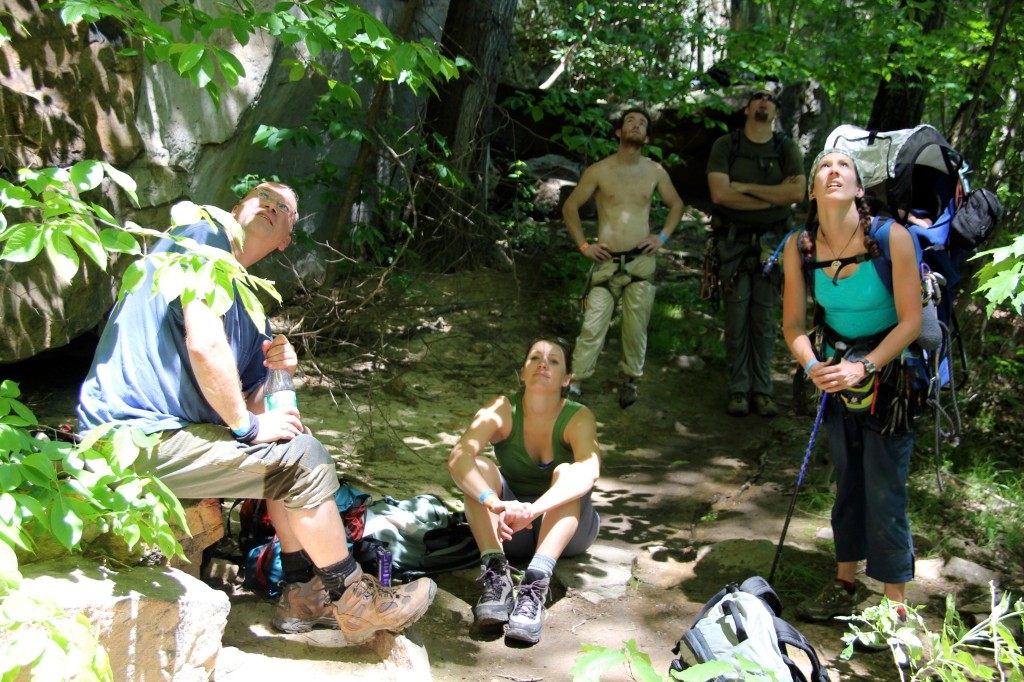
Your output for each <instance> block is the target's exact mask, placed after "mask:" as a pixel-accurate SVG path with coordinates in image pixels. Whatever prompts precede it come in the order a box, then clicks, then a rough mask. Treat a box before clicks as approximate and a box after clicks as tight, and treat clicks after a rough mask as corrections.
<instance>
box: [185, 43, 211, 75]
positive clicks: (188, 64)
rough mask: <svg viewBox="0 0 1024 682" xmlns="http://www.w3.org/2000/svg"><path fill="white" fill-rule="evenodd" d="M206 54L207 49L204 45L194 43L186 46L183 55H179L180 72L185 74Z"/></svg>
mask: <svg viewBox="0 0 1024 682" xmlns="http://www.w3.org/2000/svg"><path fill="white" fill-rule="evenodd" d="M205 54H206V50H205V49H204V48H203V46H202V45H195V44H193V45H189V46H187V47H185V49H184V50H182V52H181V56H180V57H178V74H179V75H181V76H184V75H185V74H186V73H187V72H189V71H191V70H192V69H194V68H195V67H196V65H197V64H199V60H201V59H202V58H203V56H204V55H205Z"/></svg>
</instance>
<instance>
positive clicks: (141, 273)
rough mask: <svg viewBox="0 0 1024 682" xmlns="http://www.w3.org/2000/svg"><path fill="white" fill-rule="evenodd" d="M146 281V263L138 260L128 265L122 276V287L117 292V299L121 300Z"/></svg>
mask: <svg viewBox="0 0 1024 682" xmlns="http://www.w3.org/2000/svg"><path fill="white" fill-rule="evenodd" d="M145 281H146V265H145V264H144V263H143V262H142V261H141V260H137V261H135V262H133V263H132V264H131V265H129V266H128V269H127V270H125V271H124V275H123V276H122V277H121V288H120V289H119V290H118V292H117V300H118V301H120V300H121V299H122V298H124V297H125V295H127V294H130V293H133V292H135V291H137V290H138V288H139V287H140V286H142V283H143V282H145Z"/></svg>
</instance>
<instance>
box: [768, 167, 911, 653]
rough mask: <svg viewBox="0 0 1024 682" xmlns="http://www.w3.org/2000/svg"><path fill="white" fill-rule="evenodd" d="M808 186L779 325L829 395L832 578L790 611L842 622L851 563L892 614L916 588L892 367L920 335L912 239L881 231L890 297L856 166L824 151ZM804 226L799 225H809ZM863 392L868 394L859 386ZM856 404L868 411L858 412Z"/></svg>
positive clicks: (904, 423) (850, 589) (857, 592)
mask: <svg viewBox="0 0 1024 682" xmlns="http://www.w3.org/2000/svg"><path fill="white" fill-rule="evenodd" d="M808 186H809V187H810V188H811V200H812V204H811V209H812V216H813V213H814V212H816V214H817V220H818V225H819V227H818V229H817V230H816V231H814V230H813V229H812V230H810V231H808V232H805V233H803V235H802V236H801V238H800V239H799V240H798V239H790V240H789V242H788V243H787V244H786V247H785V255H784V263H785V282H786V286H785V292H784V296H783V314H782V320H783V331H784V333H785V336H786V343H788V344H789V348H790V350H791V351H792V353H793V356H794V357H795V358H796V360H797V362H799V363H800V365H801V366H802V367H804V369H805V371H806V372H807V376H808V377H809V378H810V379H811V381H813V382H814V385H815V386H817V387H818V388H819V389H820V390H822V391H824V392H825V393H826V394H828V395H827V398H826V399H825V400H826V405H825V416H824V419H825V424H826V425H827V427H828V442H829V453H830V456H831V458H832V463H833V465H834V466H835V472H836V500H835V504H834V506H833V507H832V531H833V535H834V538H835V552H836V561H837V563H838V567H837V570H836V577H835V579H834V580H830V581H829V583H828V584H827V585H826V586H825V588H824V589H823V590H822V591H821V592H820V593H819V594H818V595H817V596H815V597H812V598H810V599H808V600H807V601H805V602H803V603H802V604H800V605H799V606H798V607H797V611H798V612H799V613H800V615H801V616H803V617H804V618H806V619H809V620H831V619H832V618H834V617H835V616H847V615H850V614H852V613H853V612H854V611H855V610H856V609H857V605H858V603H859V602H860V601H861V599H862V597H863V594H862V589H861V586H860V585H859V584H858V582H857V580H856V571H857V562H859V561H860V560H866V561H867V564H866V573H867V575H868V576H870V577H872V578H874V579H876V580H878V581H880V582H882V583H883V584H884V586H885V587H884V591H885V596H886V597H888V598H889V599H890V600H892V601H894V602H898V604H897V605H896V609H897V613H900V610H901V609H902V608H903V607H902V602H903V601H904V598H905V595H906V583H907V582H908V581H910V580H911V579H912V578H913V577H914V549H913V545H912V542H911V536H910V522H909V520H908V518H907V473H908V469H909V465H910V455H911V453H912V451H913V449H914V433H913V425H912V419H911V417H912V414H911V410H912V405H911V404H910V402H909V400H908V399H907V395H908V391H909V387H908V386H904V385H902V383H901V382H903V381H905V380H906V378H905V372H902V371H901V368H900V361H899V360H900V357H901V355H902V354H903V352H904V350H905V349H906V348H907V347H908V346H909V345H910V344H911V343H913V342H914V340H915V339H917V337H918V335H919V333H920V331H921V280H920V273H919V272H918V269H917V259H916V256H915V252H914V244H913V241H912V239H913V236H912V235H911V234H910V233H909V232H908V231H907V230H906V229H905V228H904V227H903V226H902V225H899V224H897V223H892V224H891V225H890V227H889V230H888V240H889V253H891V254H892V256H891V259H890V260H891V275H892V279H891V289H890V288H889V287H887V286H886V285H885V283H884V281H883V279H882V277H881V275H880V273H879V268H883V271H884V268H886V263H885V262H884V258H885V256H884V255H883V251H882V250H881V248H880V246H879V243H878V240H876V239H875V238H874V236H872V234H871V226H872V218H871V216H870V215H869V213H868V206H867V203H866V202H865V201H864V199H863V197H864V189H863V187H862V186H861V180H860V174H859V173H858V171H857V167H856V163H855V161H854V159H853V158H851V157H850V156H849V155H847V154H846V153H844V152H840V151H837V150H835V149H826V150H825V151H824V152H822V153H821V154H819V155H818V158H817V159H815V160H814V164H813V165H812V166H811V177H810V182H809V183H808ZM810 218H811V216H809V219H808V225H812V224H813V223H812V221H811V219H810ZM883 234H884V232H883ZM882 238H885V237H884V236H883V237H882ZM805 270H806V272H809V273H810V276H811V277H813V285H812V286H813V293H814V297H815V300H816V301H817V303H818V305H820V306H821V307H822V308H823V309H824V312H825V325H823V329H824V341H825V344H824V348H820V349H819V352H820V355H816V354H815V344H814V343H813V342H812V341H811V338H810V337H809V336H808V331H807V330H808V324H807V288H808V287H807V284H806V283H805V279H804V277H805V274H804V273H805ZM839 342H843V343H845V344H847V345H848V346H849V348H850V350H849V351H847V353H846V355H845V357H844V358H843V359H842V360H840V361H839V362H836V363H834V364H833V363H831V362H829V361H828V358H831V357H833V354H834V349H835V348H836V347H837V346H838V344H839ZM871 381H874V382H876V383H875V384H874V385H872V384H870V383H868V384H866V385H865V383H864V382H871ZM858 386H859V388H860V395H861V396H862V397H861V398H860V400H861V401H863V402H859V403H858V402H857V401H856V400H849V398H848V396H849V395H850V392H849V389H851V388H853V387H858ZM869 387H870V388H869ZM863 396H873V400H871V401H870V403H868V402H867V401H866V400H865V398H863ZM901 615H903V616H905V610H903V612H902V614H901ZM862 643H864V644H870V643H869V642H866V641H864V642H862Z"/></svg>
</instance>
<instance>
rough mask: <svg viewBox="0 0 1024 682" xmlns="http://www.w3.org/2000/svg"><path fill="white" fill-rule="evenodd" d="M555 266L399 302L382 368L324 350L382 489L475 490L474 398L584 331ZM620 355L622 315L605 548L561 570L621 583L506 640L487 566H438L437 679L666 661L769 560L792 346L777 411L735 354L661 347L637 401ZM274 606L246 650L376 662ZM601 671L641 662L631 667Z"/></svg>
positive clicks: (786, 453)
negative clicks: (714, 604) (467, 463)
mask: <svg viewBox="0 0 1024 682" xmlns="http://www.w3.org/2000/svg"><path fill="white" fill-rule="evenodd" d="M676 255H677V256H678V255H679V254H678V253H677V254H676ZM669 257H670V258H671V256H669ZM690 261H692V259H690ZM677 265H678V263H677ZM664 269H665V268H664V267H663V272H664ZM692 276H693V273H692V271H689V272H688V271H687V270H686V269H685V267H684V268H675V269H673V270H672V271H670V272H664V274H663V275H662V277H663V281H664V279H665V278H672V277H676V278H683V277H692ZM539 281H540V278H539V276H538V275H536V274H535V273H530V272H524V271H522V270H520V271H519V272H518V273H515V274H514V275H510V274H509V273H501V272H490V271H482V272H474V273H465V274H461V275H456V276H451V277H446V278H441V279H438V280H436V281H435V282H433V287H434V295H433V297H432V298H431V300H429V301H428V300H424V301H420V302H418V304H417V305H415V306H412V305H410V307H408V308H405V309H392V310H391V311H390V312H389V314H388V315H389V316H388V317H387V318H386V319H380V320H378V322H379V324H380V328H381V329H382V330H387V329H405V330H409V329H417V331H416V333H414V334H411V335H406V339H405V340H402V341H394V342H392V343H391V344H390V347H389V349H388V352H387V353H386V355H387V357H389V358H390V360H389V361H387V362H386V363H384V364H382V365H378V366H376V367H373V368H371V367H370V366H369V365H364V366H362V367H359V366H358V365H357V364H354V363H352V362H350V361H345V362H343V361H342V360H341V359H340V358H338V359H332V360H330V361H328V360H323V359H319V360H318V363H317V364H318V366H319V367H320V368H321V369H322V370H324V371H325V373H326V374H327V375H328V376H331V377H332V378H333V379H334V380H335V381H336V382H338V383H337V385H336V386H335V388H333V389H328V388H326V387H323V386H320V387H314V386H313V385H312V384H314V383H318V382H319V379H317V378H316V377H315V376H313V373H312V372H311V373H310V374H311V376H310V381H309V384H310V385H308V386H307V387H306V388H305V389H303V397H302V401H303V405H302V407H303V413H304V415H305V416H306V418H307V420H308V422H309V424H310V426H311V428H312V429H313V431H314V432H315V433H317V434H318V435H320V436H321V437H322V438H324V440H325V441H326V442H328V443H329V444H330V445H331V446H332V447H333V448H335V450H336V452H337V453H338V455H339V458H340V459H341V460H342V461H343V462H344V463H345V465H344V466H346V467H348V469H347V471H348V474H349V476H350V477H351V479H352V482H353V484H355V485H357V486H363V487H364V488H365V489H366V490H368V491H370V492H373V493H382V492H386V493H391V494H393V495H396V496H407V495H411V494H413V493H417V492H434V493H436V494H438V495H440V496H442V497H443V498H445V499H447V500H449V501H452V502H455V501H457V500H458V499H459V495H458V491H457V490H456V489H455V488H454V486H453V485H452V484H451V482H450V480H449V479H448V476H447V473H446V470H445V464H444V463H445V459H446V458H447V455H448V451H449V449H450V448H451V445H452V444H453V443H454V441H455V439H457V438H458V436H459V435H460V433H461V431H462V430H463V429H464V428H465V426H466V425H467V424H468V422H469V420H470V418H471V417H472V415H473V413H474V411H475V410H476V409H477V408H478V407H479V406H481V405H482V404H484V402H486V401H487V400H489V399H490V398H491V397H492V396H494V395H497V394H499V393H502V392H507V391H510V390H514V388H515V385H516V384H515V381H516V379H515V376H516V375H515V372H516V370H517V368H518V364H517V363H518V362H519V360H520V357H521V354H522V353H523V352H524V350H525V344H526V343H527V342H528V341H529V340H530V339H531V338H532V337H533V336H535V335H536V334H537V333H539V332H541V331H549V330H554V331H555V332H558V333H562V334H564V335H566V336H569V337H571V335H572V333H573V332H574V331H575V321H573V320H571V319H569V320H566V319H562V318H560V317H553V316H552V314H551V312H550V311H551V310H552V309H555V310H557V309H559V307H558V305H557V303H556V304H555V305H553V306H552V305H549V306H548V307H545V306H544V305H543V303H544V301H545V294H544V293H543V291H542V290H541V289H540V288H539ZM549 303H550V302H549ZM438 311H443V312H440V313H439V312H438ZM710 324H717V322H715V321H711V322H710ZM618 353H619V342H618V328H617V327H613V329H612V331H611V333H610V335H609V341H608V344H607V346H606V348H605V350H604V353H603V355H602V363H601V369H600V370H599V372H598V374H597V375H596V376H595V377H594V378H593V379H591V380H589V381H588V382H587V383H586V385H585V394H584V401H585V402H586V403H587V404H588V405H589V406H590V408H591V409H592V410H593V411H594V413H595V414H596V416H597V419H598V424H599V434H600V440H601V446H602V457H603V470H602V478H601V480H600V483H599V485H598V490H597V493H596V494H595V498H594V499H595V505H596V507H597V509H598V511H599V512H600V514H601V517H602V524H603V525H602V531H601V535H600V536H599V539H598V543H597V546H596V547H595V549H594V551H592V552H591V554H590V556H589V557H585V558H583V559H582V560H581V561H579V562H570V561H566V562H562V563H561V564H560V569H559V573H558V574H556V575H557V576H560V577H562V578H563V583H565V582H571V581H572V579H573V578H572V576H573V574H574V572H579V573H582V574H586V575H588V577H589V578H593V579H594V580H596V581H597V582H600V581H601V580H602V579H605V580H607V579H612V578H614V580H618V581H619V586H618V589H617V590H616V589H611V590H610V591H606V592H604V593H602V594H600V595H595V594H594V593H593V592H592V591H590V590H589V589H588V588H587V586H585V585H581V584H576V585H572V584H570V585H568V586H567V585H564V584H563V585H562V586H561V587H560V589H557V590H556V591H555V595H554V596H555V599H556V601H555V602H554V603H553V604H549V607H548V617H547V621H546V625H545V630H544V635H543V638H542V640H541V642H540V643H539V644H538V645H536V646H534V647H531V648H528V649H520V648H512V647H509V646H506V644H505V643H504V640H503V638H502V637H500V636H498V635H497V634H493V633H492V634H487V633H477V632H473V631H472V630H471V628H470V624H471V622H472V610H471V609H472V604H473V603H474V601H475V599H476V598H477V596H478V594H479V586H478V585H477V584H476V583H475V582H474V580H475V578H476V575H477V571H475V570H471V571H463V572H459V573H455V574H450V575H445V576H441V577H439V578H438V580H437V582H438V584H439V587H440V590H439V593H438V597H437V600H436V601H435V604H434V605H433V606H432V607H431V609H430V610H429V611H428V612H427V614H426V615H425V616H424V617H423V619H422V620H421V621H420V622H419V623H418V624H416V625H415V626H414V627H412V628H411V629H410V630H409V631H408V637H409V639H410V640H411V641H413V642H415V643H418V644H419V645H421V646H422V647H423V649H424V650H425V652H426V655H427V656H428V658H429V663H430V669H431V674H432V677H433V679H434V680H435V681H437V682H448V681H451V682H454V681H456V680H466V681H473V682H479V681H483V682H487V681H490V680H519V681H525V680H538V681H539V680H546V681H551V680H569V679H571V674H570V670H571V668H572V666H573V662H574V659H575V657H576V656H577V654H578V652H579V651H580V648H581V647H582V646H583V645H585V644H593V645H601V646H606V647H611V648H615V649H618V648H620V647H622V646H623V645H624V643H625V642H627V641H629V640H635V642H636V645H637V647H638V648H639V649H640V650H641V651H644V652H646V653H647V654H649V655H650V657H651V660H652V661H653V663H654V667H655V668H656V669H657V670H659V671H665V670H666V669H667V667H668V664H669V661H670V660H671V658H672V654H671V647H672V645H673V644H674V642H675V640H676V638H677V637H678V636H679V634H680V633H681V632H682V630H683V629H684V628H685V627H687V626H688V625H689V624H690V623H691V622H692V619H693V617H694V615H695V614H696V612H697V610H698V609H699V608H700V606H701V605H702V604H703V603H704V601H705V600H706V599H707V598H708V597H710V596H711V595H712V594H714V593H715V592H716V591H718V590H719V589H720V588H721V587H722V586H724V585H725V584H726V583H728V582H731V581H739V580H742V579H743V578H746V577H748V576H750V575H755V574H761V575H765V576H767V574H768V572H769V570H770V567H771V561H772V557H773V554H774V550H775V543H776V542H777V540H778V536H779V533H780V531H781V528H782V523H783V519H784V516H785V513H786V509H787V507H788V504H789V500H790V493H791V490H792V485H793V483H794V482H795V479H796V475H797V471H798V470H799V466H800V462H801V459H802V457H803V453H804V450H805V448H806V446H807V437H808V434H809V432H810V429H811V425H812V421H813V420H812V418H811V417H806V416H805V417H795V416H793V415H792V414H791V412H790V410H789V407H790V398H789V395H790V392H789V374H788V372H789V362H788V359H787V357H786V354H785V349H784V348H782V347H781V342H780V349H779V353H778V354H777V374H776V378H777V382H778V383H777V398H778V401H779V403H780V405H781V406H782V407H783V411H784V414H783V415H782V416H780V417H778V418H776V419H772V420H766V419H763V418H760V417H757V416H749V417H746V418H735V417H729V416H728V415H726V414H725V412H724V400H725V390H724V388H723V386H724V375H725V367H724V363H723V362H721V361H717V362H716V361H714V360H711V361H710V362H697V363H695V365H696V366H694V367H693V368H689V369H684V368H683V367H682V366H681V365H682V364H686V363H680V362H678V361H677V358H669V357H660V358H659V357H650V358H649V361H648V368H647V372H646V375H645V377H644V380H643V383H642V385H641V392H640V399H639V401H638V402H637V403H636V404H635V405H633V406H632V407H630V408H628V409H626V410H623V409H621V408H620V407H619V406H618V401H617V395H616V393H615V390H614V389H615V385H616V382H617V378H616V375H615V364H616V362H617V359H618ZM811 475H812V476H813V473H812V474H811ZM827 526H828V520H827V516H826V514H824V513H823V514H822V515H821V516H818V517H808V516H806V515H804V514H802V513H798V514H797V516H796V518H794V520H793V523H792V526H791V528H790V530H789V537H788V540H787V550H786V552H785V553H784V555H783V561H782V562H781V565H780V569H779V572H778V579H777V580H776V587H777V588H778V589H779V590H780V591H781V592H782V596H783V599H784V602H785V603H788V604H790V605H791V609H792V606H793V605H795V602H796V601H797V599H798V598H800V597H802V596H803V595H805V594H807V593H809V592H810V591H811V590H814V589H817V587H818V586H819V585H820V582H821V580H823V579H825V578H827V576H828V573H829V571H831V570H832V568H831V561H830V558H829V554H828V551H827V549H825V548H823V547H820V546H816V541H815V539H814V536H815V533H816V532H818V531H819V529H821V528H827ZM634 561H637V562H639V563H638V565H637V567H634V568H632V572H633V574H634V575H635V576H640V577H642V578H643V580H637V579H635V578H630V577H629V572H630V570H631V564H633V563H634ZM623 571H624V573H623ZM566 576H568V580H566V579H565V578H566ZM616 576H617V577H616ZM614 580H612V582H614ZM875 587H876V588H877V586H875ZM794 589H795V590H796V592H794ZM270 613H271V607H270V605H269V604H266V603H258V602H257V603H251V602H250V603H249V604H248V606H246V607H243V606H241V604H239V605H237V606H236V607H235V608H233V612H232V621H233V623H234V624H235V625H234V627H233V628H232V630H231V632H230V633H229V635H228V636H226V637H225V645H226V646H228V647H234V648H235V649H237V650H238V651H240V652H242V653H243V654H245V653H246V652H248V655H266V654H267V653H268V647H273V648H274V650H275V651H279V653H277V654H273V653H270V654H269V655H270V656H272V657H275V658H287V659H290V662H291V663H294V664H295V665H296V667H297V668H301V667H302V665H303V663H302V662H303V661H305V663H306V664H307V665H308V666H312V668H311V670H316V671H320V672H328V673H329V672H331V671H332V670H333V671H334V672H337V671H338V670H339V669H338V668H336V667H335V668H332V667H331V666H332V665H340V664H341V663H343V662H347V663H359V664H360V665H361V666H362V669H366V666H369V667H370V668H373V667H375V666H374V665H373V661H374V660H376V659H374V658H373V655H372V654H369V655H368V652H367V651H366V650H365V649H359V650H355V651H348V650H344V651H335V652H332V653H331V654H328V653H326V652H327V651H330V650H329V649H327V650H326V651H325V649H323V648H322V645H317V644H316V643H315V642H314V641H312V640H310V639H303V638H298V640H297V641H296V640H295V639H289V638H283V637H280V636H276V635H273V634H272V633H267V632H265V631H262V630H259V631H258V633H257V634H253V633H254V632H255V631H256V630H258V628H256V630H254V627H255V626H253V625H252V622H253V621H254V620H262V621H263V622H265V621H266V620H269V617H270ZM790 614H792V610H790ZM236 618H237V619H238V620H236ZM239 621H242V622H239ZM800 627H801V629H802V631H803V632H804V633H805V634H806V635H807V636H808V637H809V638H810V639H811V641H812V642H813V643H814V644H815V646H816V647H817V649H818V652H819V655H820V656H821V657H822V660H823V661H825V662H826V664H827V665H829V667H830V668H831V669H832V679H833V680H839V679H891V677H892V675H893V671H892V669H891V667H889V666H891V663H887V662H886V660H885V658H884V657H883V656H865V655H860V656H856V657H855V658H854V660H853V661H852V662H843V661H840V660H839V656H838V655H839V653H840V651H841V648H842V645H841V641H840V635H841V633H842V628H841V627H840V625H839V624H835V625H827V626H813V625H807V624H802V625H800ZM321 637H323V635H321ZM233 653H237V652H233ZM307 657H309V658H311V659H313V660H307ZM244 658H245V656H244V655H243V656H242V659H243V660H244ZM368 658H369V660H368ZM264 663H265V661H264ZM378 669H380V668H378ZM237 670H238V669H237V668H236V669H235V674H237ZM347 670H351V669H350V668H348V669H347ZM298 674H302V673H301V672H299V673H298ZM348 674H349V675H351V672H349V673H348ZM389 674H394V675H396V676H395V677H394V679H398V678H400V677H402V674H401V673H394V672H393V671H392V673H389ZM371 677H372V675H371ZM217 679H218V680H219V681H220V682H226V681H228V680H234V679H241V677H240V676H239V677H235V676H232V675H228V674H221V675H219V676H218V678H217ZM602 679H603V680H606V681H613V680H628V679H631V678H630V676H629V673H628V671H627V670H626V668H625V667H620V668H618V669H615V670H612V671H610V672H609V673H607V674H606V675H605V676H604V677H603V678H602Z"/></svg>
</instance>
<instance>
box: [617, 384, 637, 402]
mask: <svg viewBox="0 0 1024 682" xmlns="http://www.w3.org/2000/svg"><path fill="white" fill-rule="evenodd" d="M636 398H637V386H636V382H635V381H623V382H622V386H620V387H619V407H621V408H622V409H626V408H627V407H629V406H630V405H632V404H633V403H635V402H636Z"/></svg>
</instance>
